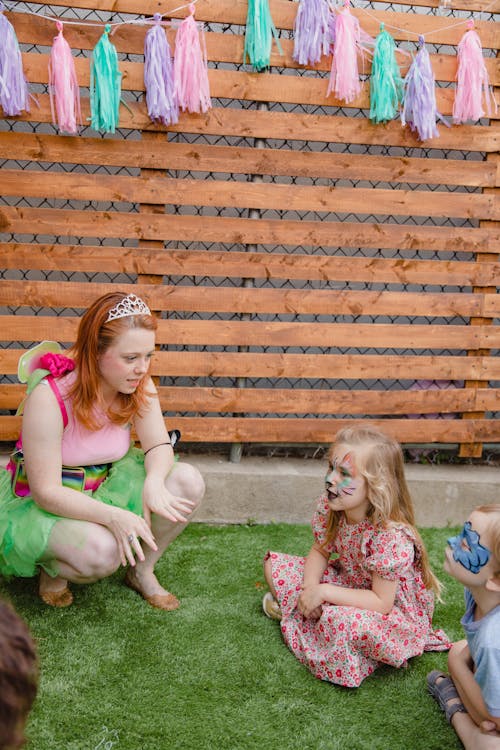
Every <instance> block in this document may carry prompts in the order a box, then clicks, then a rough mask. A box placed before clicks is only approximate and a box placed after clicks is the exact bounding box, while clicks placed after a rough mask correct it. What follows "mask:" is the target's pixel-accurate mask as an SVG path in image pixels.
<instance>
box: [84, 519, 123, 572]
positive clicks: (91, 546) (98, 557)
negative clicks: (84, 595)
mask: <svg viewBox="0 0 500 750" xmlns="http://www.w3.org/2000/svg"><path fill="white" fill-rule="evenodd" d="M119 567H120V556H119V553H118V545H117V543H116V539H115V537H114V536H113V534H111V532H109V531H108V530H107V529H102V530H101V529H99V531H98V532H97V533H95V534H92V536H90V537H89V539H88V540H87V544H86V545H85V550H84V557H83V560H82V565H81V573H82V577H83V578H85V579H86V580H90V581H98V580H100V579H101V578H107V576H110V575H111V574H112V573H114V572H115V571H116V570H117V569H118V568H119Z"/></svg>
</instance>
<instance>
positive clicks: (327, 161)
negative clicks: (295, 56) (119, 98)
mask: <svg viewBox="0 0 500 750" xmlns="http://www.w3.org/2000/svg"><path fill="white" fill-rule="evenodd" d="M0 158H3V159H12V158H15V159H16V160H29V161H40V162H61V163H65V164H99V165H109V166H128V167H142V168H151V169H154V168H158V169H171V170H187V171H194V172H216V173H221V174H227V173H229V172H232V173H242V174H261V175H265V174H269V175H276V176H287V175H293V176H300V177H314V178H328V179H331V180H334V179H344V180H366V181H368V180H370V181H376V182H391V183H393V182H394V183H398V182H403V183H410V184H425V185H442V184H446V185H461V186H467V187H495V186H496V185H498V184H499V183H500V175H499V171H498V169H497V168H496V166H495V164H494V163H493V162H487V161H467V160H465V161H464V160H463V159H438V158H434V157H432V156H431V155H429V156H426V157H423V158H418V157H398V156H387V155H385V154H384V155H380V156H370V155H369V154H347V153H332V152H326V151H321V152H314V151H299V150H296V151H295V150H291V149H287V148H284V149H281V148H280V149H277V148H265V149H255V148H240V147H237V146H215V145H210V146H206V145H200V144H197V143H171V142H168V141H166V140H164V141H161V142H159V143H158V142H157V143H156V144H155V146H154V148H153V147H152V146H151V144H149V143H147V142H146V141H144V140H140V141H134V148H133V149H131V148H130V143H129V142H128V141H126V140H110V139H105V140H103V139H101V138H85V137H80V138H78V137H70V136H66V137H64V138H61V137H60V136H57V135H43V134H34V133H15V132H5V133H1V132H0Z"/></svg>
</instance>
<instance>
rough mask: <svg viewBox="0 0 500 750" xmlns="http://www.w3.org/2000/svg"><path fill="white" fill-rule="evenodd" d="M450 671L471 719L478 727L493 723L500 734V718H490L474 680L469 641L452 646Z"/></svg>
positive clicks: (449, 661)
mask: <svg viewBox="0 0 500 750" xmlns="http://www.w3.org/2000/svg"><path fill="white" fill-rule="evenodd" d="M448 669H449V671H450V676H451V678H452V680H453V682H454V683H455V686H456V688H457V691H458V693H459V695H460V698H461V699H462V703H463V704H464V706H465V708H466V709H467V713H468V714H469V715H470V717H471V719H472V720H473V721H474V722H475V723H476V724H478V725H481V724H482V723H483V722H492V724H495V726H496V731H497V732H500V717H498V716H497V717H494V716H490V714H489V712H488V709H487V708H486V705H485V703H484V700H483V695H482V693H481V688H480V687H479V685H478V684H477V682H476V680H475V679H474V671H473V670H474V662H473V661H472V657H471V655H470V651H469V647H468V645H467V641H465V640H464V641H458V642H457V643H454V644H453V645H452V647H451V649H450V651H449V654H448Z"/></svg>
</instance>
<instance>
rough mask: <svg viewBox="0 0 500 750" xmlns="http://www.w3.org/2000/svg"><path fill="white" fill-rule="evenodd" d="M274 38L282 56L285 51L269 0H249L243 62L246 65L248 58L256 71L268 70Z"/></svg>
mask: <svg viewBox="0 0 500 750" xmlns="http://www.w3.org/2000/svg"><path fill="white" fill-rule="evenodd" d="M273 36H274V39H275V41H276V44H277V46H278V49H279V52H280V55H282V54H283V50H282V49H281V45H280V43H279V39H278V33H277V31H276V27H275V25H274V23H273V19H272V18H271V11H270V10H269V2H268V0H248V13H247V25H246V33H245V49H244V51H243V62H244V63H245V62H246V61H247V58H248V59H249V61H250V62H251V64H252V67H253V69H254V70H256V71H261V70H265V69H266V68H268V67H269V63H270V61H271V46H272V43H273Z"/></svg>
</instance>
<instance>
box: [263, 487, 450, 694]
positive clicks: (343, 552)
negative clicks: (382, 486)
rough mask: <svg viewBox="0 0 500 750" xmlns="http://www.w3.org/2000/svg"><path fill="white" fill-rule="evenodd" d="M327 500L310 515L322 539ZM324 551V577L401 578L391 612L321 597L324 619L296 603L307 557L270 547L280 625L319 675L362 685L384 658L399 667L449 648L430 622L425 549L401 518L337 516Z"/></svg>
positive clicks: (356, 580) (367, 583)
mask: <svg viewBox="0 0 500 750" xmlns="http://www.w3.org/2000/svg"><path fill="white" fill-rule="evenodd" d="M328 512H329V509H328V501H327V498H326V495H325V494H323V495H321V497H320V498H319V500H318V504H317V508H316V511H315V513H314V515H313V519H312V530H313V535H314V539H315V541H316V543H317V544H319V545H323V544H324V543H325V539H326V529H327V522H328ZM324 549H325V550H327V552H328V553H329V554H330V555H331V554H335V555H338V557H336V559H334V560H332V559H330V560H329V562H328V564H327V568H326V570H325V572H324V574H323V577H322V579H321V583H331V584H335V585H338V586H345V587H348V588H356V589H370V588H371V581H372V574H373V573H377V574H378V575H380V576H381V577H382V578H386V579H388V580H392V581H394V580H398V587H397V591H396V597H395V600H394V606H393V607H392V609H391V611H390V613H389V614H386V615H383V614H381V613H380V612H374V611H372V610H365V609H359V608H358V607H347V606H341V605H334V604H324V605H323V611H322V615H321V617H320V619H319V620H312V619H308V618H305V617H304V616H303V615H301V614H300V612H299V611H298V610H297V600H298V597H299V595H300V591H301V586H302V581H303V577H304V563H305V558H304V557H297V556H295V555H288V554H283V553H280V552H269V553H268V556H269V557H270V559H271V569H272V577H273V583H274V587H275V589H276V593H277V597H278V602H279V605H280V607H281V611H282V620H281V632H282V634H283V638H284V640H285V643H286V644H287V646H288V647H289V649H290V650H291V651H292V653H293V654H294V655H295V656H296V657H297V659H299V661H301V662H302V663H303V664H305V665H306V666H307V667H308V668H309V669H310V670H311V672H312V673H313V674H314V675H315V676H316V677H318V678H319V679H321V680H328V681H329V682H334V683H336V684H338V685H344V686H346V687H358V686H359V685H360V684H361V682H362V681H363V680H364V679H365V678H366V677H368V675H370V674H371V673H372V672H373V671H374V670H375V669H376V668H377V667H378V666H379V665H380V664H389V665H391V666H393V667H402V666H405V665H406V662H407V660H408V659H409V658H411V657H412V656H419V655H421V654H422V653H423V652H424V651H445V650H447V649H448V648H449V647H450V641H449V639H448V637H447V635H446V633H444V632H443V631H442V630H433V629H432V614H433V610H434V595H433V593H432V591H429V590H428V589H426V588H425V585H424V582H423V579H422V572H421V567H420V551H419V548H418V544H417V540H416V538H415V536H414V534H413V532H412V530H411V529H410V528H409V527H407V526H405V525H404V524H393V525H391V526H390V527H389V528H380V527H376V526H374V524H373V523H372V522H371V521H370V520H368V519H365V520H364V521H361V522H360V523H357V524H348V523H346V521H345V519H343V520H342V521H341V523H340V527H339V531H338V534H337V538H336V539H335V541H334V542H329V543H328V544H327V545H326V546H325V547H324Z"/></svg>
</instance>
